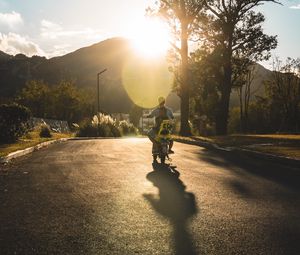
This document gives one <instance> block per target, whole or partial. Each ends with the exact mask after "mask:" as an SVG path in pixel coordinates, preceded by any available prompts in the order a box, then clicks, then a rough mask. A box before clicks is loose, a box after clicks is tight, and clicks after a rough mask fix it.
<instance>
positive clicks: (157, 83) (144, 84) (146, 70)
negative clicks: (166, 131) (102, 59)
mask: <svg viewBox="0 0 300 255" xmlns="http://www.w3.org/2000/svg"><path fill="white" fill-rule="evenodd" d="M122 81H123V86H124V88H125V90H126V92H127V94H128V96H129V97H130V98H131V100H132V101H133V103H135V104H136V105H138V106H141V107H143V108H153V107H155V106H156V105H157V104H158V102H157V98H158V97H159V96H164V97H167V96H168V95H169V93H170V92H171V89H172V84H173V76H172V74H171V73H170V72H169V70H168V65H167V62H166V60H165V58H163V57H160V58H155V59H154V58H151V59H149V58H142V57H138V56H134V57H132V58H131V59H130V60H129V61H127V63H126V64H125V65H124V67H123V72H122Z"/></svg>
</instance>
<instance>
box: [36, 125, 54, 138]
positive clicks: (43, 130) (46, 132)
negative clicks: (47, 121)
mask: <svg viewBox="0 0 300 255" xmlns="http://www.w3.org/2000/svg"><path fill="white" fill-rule="evenodd" d="M39 135H40V137H43V138H50V137H52V135H51V131H50V128H49V127H48V126H47V125H41V127H40V133H39Z"/></svg>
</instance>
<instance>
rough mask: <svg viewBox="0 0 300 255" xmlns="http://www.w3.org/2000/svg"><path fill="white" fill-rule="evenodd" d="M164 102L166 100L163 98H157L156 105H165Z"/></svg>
mask: <svg viewBox="0 0 300 255" xmlns="http://www.w3.org/2000/svg"><path fill="white" fill-rule="evenodd" d="M165 102H166V99H165V98H164V97H159V98H158V103H159V104H163V103H165Z"/></svg>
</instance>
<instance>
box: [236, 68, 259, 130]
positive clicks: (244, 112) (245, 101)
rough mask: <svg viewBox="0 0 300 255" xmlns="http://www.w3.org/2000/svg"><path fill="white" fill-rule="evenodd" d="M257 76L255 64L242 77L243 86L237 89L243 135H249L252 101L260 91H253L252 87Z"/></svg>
mask: <svg viewBox="0 0 300 255" xmlns="http://www.w3.org/2000/svg"><path fill="white" fill-rule="evenodd" d="M256 75H257V71H256V69H255V64H253V65H252V66H250V67H249V68H248V71H247V73H246V74H245V75H243V76H241V86H239V87H238V88H237V92H238V96H239V101H240V123H241V131H242V132H243V133H247V131H248V122H249V107H250V99H251V97H253V95H254V94H255V93H256V92H257V90H258V89H256V90H253V89H252V88H251V85H252V83H253V80H254V78H255V76H256Z"/></svg>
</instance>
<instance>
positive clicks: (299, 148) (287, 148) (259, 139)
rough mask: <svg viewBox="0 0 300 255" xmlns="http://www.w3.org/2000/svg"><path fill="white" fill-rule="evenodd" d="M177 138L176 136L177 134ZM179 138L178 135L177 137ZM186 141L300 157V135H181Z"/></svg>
mask: <svg viewBox="0 0 300 255" xmlns="http://www.w3.org/2000/svg"><path fill="white" fill-rule="evenodd" d="M175 138H176V136H175ZM177 138H178V137H177ZM180 139H184V140H186V141H201V142H209V143H214V144H217V145H219V146H221V147H239V148H243V149H249V150H253V151H258V152H263V153H269V154H273V155H278V156H285V157H291V158H296V159H300V135H291V134H286V135H284V134H266V135H228V136H212V137H201V136H193V137H187V138H185V137H180Z"/></svg>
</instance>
